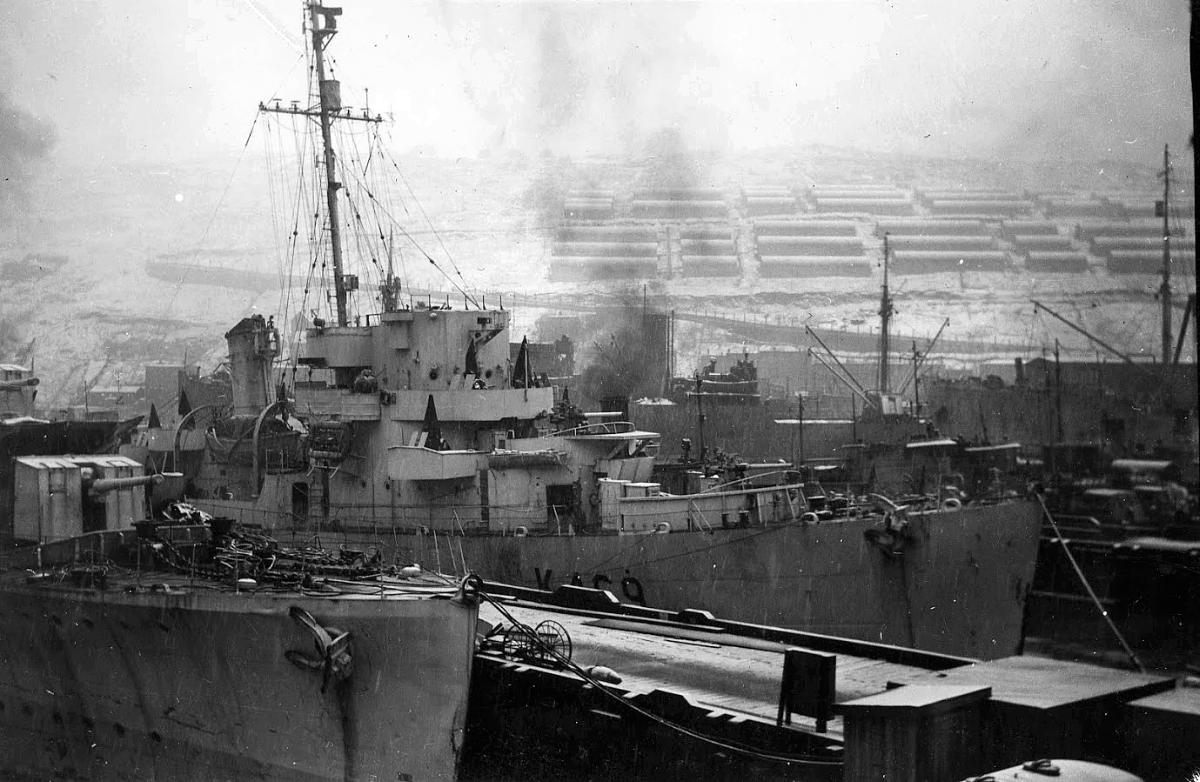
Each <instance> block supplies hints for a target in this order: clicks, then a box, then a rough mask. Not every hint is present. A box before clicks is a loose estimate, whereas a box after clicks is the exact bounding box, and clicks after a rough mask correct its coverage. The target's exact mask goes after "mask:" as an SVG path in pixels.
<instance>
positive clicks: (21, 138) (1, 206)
mask: <svg viewBox="0 0 1200 782" xmlns="http://www.w3.org/2000/svg"><path fill="white" fill-rule="evenodd" d="M53 144H54V131H53V129H52V128H51V127H50V125H49V124H48V123H45V122H42V121H41V120H39V119H37V118H36V117H34V116H32V115H30V114H29V113H28V112H26V111H24V110H22V109H21V108H20V107H19V106H17V105H16V104H14V103H13V102H12V100H11V99H10V98H9V96H8V94H7V93H4V92H0V176H2V177H3V189H2V190H0V214H7V213H9V210H10V209H13V208H15V206H16V205H17V204H18V203H20V202H21V201H22V200H23V199H24V197H25V195H26V194H27V193H28V185H29V181H30V179H31V177H32V176H33V173H34V163H35V162H36V161H38V160H39V159H41V158H42V157H44V156H45V155H46V153H47V152H49V151H50V147H51V146H53Z"/></svg>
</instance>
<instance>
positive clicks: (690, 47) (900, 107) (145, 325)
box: [0, 0, 1194, 404]
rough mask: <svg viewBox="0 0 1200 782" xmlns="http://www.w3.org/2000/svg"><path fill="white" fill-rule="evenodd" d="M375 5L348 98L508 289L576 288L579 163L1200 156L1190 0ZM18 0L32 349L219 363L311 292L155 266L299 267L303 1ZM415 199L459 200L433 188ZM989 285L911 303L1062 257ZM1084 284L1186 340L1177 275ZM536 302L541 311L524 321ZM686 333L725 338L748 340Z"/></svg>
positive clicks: (1107, 318) (412, 218) (613, 172)
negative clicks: (289, 199) (260, 316)
mask: <svg viewBox="0 0 1200 782" xmlns="http://www.w3.org/2000/svg"><path fill="white" fill-rule="evenodd" d="M343 6H344V7H345V15H344V16H343V17H341V19H340V20H339V25H338V26H339V34H338V36H337V38H335V40H334V42H333V43H332V44H331V49H330V51H331V52H332V54H333V58H332V65H333V72H334V75H335V76H337V77H338V78H340V79H342V92H343V100H344V102H345V103H346V104H347V105H353V106H357V107H363V106H364V105H366V104H368V103H369V105H370V108H371V110H372V111H373V112H375V111H379V112H383V113H385V114H386V115H389V116H390V117H391V118H392V119H393V120H394V121H393V122H392V123H391V124H389V125H387V126H385V127H384V128H383V129H382V131H381V132H382V133H383V134H384V138H385V141H386V143H387V145H388V148H389V149H390V150H391V151H392V152H393V153H394V155H395V156H396V159H397V160H398V161H399V163H400V167H401V168H402V170H403V174H404V176H405V178H406V179H407V181H408V182H410V183H411V185H412V188H413V190H414V192H415V195H416V197H417V198H418V199H420V201H421V203H422V205H423V206H424V208H425V209H426V210H427V212H428V214H429V217H430V220H431V221H432V223H433V224H434V225H436V227H437V228H438V229H439V230H441V231H449V232H451V234H452V233H453V231H454V230H455V229H458V230H460V231H461V233H459V234H457V235H448V238H447V239H446V241H447V245H448V247H449V249H450V250H452V251H453V252H454V254H455V256H456V257H457V258H458V259H459V261H460V265H461V268H462V271H463V274H464V276H465V278H466V279H467V280H468V282H469V283H471V284H473V285H478V286H481V287H492V288H495V289H500V290H516V289H520V290H525V291H530V290H533V291H537V290H562V289H563V286H557V287H556V286H555V285H553V284H551V283H550V282H549V281H547V279H546V277H545V269H544V266H545V264H544V262H545V255H546V253H547V243H548V234H547V233H546V228H547V226H548V225H550V224H552V221H553V219H555V210H556V209H557V214H558V216H561V208H559V206H558V205H559V203H560V202H559V200H558V199H559V198H560V197H561V195H562V194H563V193H564V192H565V191H566V189H567V188H568V187H570V186H572V184H586V183H588V182H592V181H594V182H600V183H603V182H606V181H607V182H617V183H619V184H620V185H621V186H624V187H628V186H632V185H635V184H638V183H639V182H642V181H643V179H645V178H646V177H651V178H655V179H654V181H655V182H657V183H659V184H667V185H672V186H685V185H689V184H718V185H736V184H738V183H741V182H744V181H750V180H752V179H754V178H760V179H762V178H771V177H775V178H778V179H780V180H782V179H798V178H799V179H802V177H803V175H804V173H805V171H806V170H807V169H806V168H805V166H806V165H808V164H809V163H811V162H813V161H820V160H822V159H834V160H842V159H851V160H859V161H860V162H861V163H862V166H861V168H862V169H863V170H869V169H870V167H871V166H872V165H876V166H878V170H880V171H885V170H886V171H890V172H897V171H899V172H913V173H920V172H921V171H927V172H935V173H939V174H940V175H943V176H944V178H945V179H946V180H947V181H950V180H955V179H957V180H958V181H961V182H963V183H964V184H978V185H981V186H984V185H997V184H1002V185H1003V186H1011V187H1040V188H1046V189H1050V188H1055V187H1081V188H1102V187H1128V188H1134V189H1143V190H1146V189H1149V190H1152V189H1153V188H1154V186H1155V179H1154V175H1155V170H1156V169H1157V168H1158V167H1159V166H1160V165H1161V159H1162V145H1163V144H1164V143H1169V144H1171V146H1172V150H1173V152H1174V165H1175V176H1176V179H1177V181H1178V182H1179V183H1181V188H1182V192H1184V193H1187V192H1188V191H1190V183H1191V180H1192V178H1193V171H1192V158H1191V150H1190V148H1188V146H1187V144H1188V141H1189V138H1190V135H1191V132H1192V122H1191V118H1192V97H1191V86H1190V77H1189V59H1188V58H1189V48H1188V33H1189V25H1190V18H1189V13H1188V5H1187V3H1186V2H1182V0H1168V1H1166V2H1160V3H1130V4H1095V3H1088V2H1066V1H1065V0H1063V1H1060V2H1031V1H1028V0H1018V1H1017V2H1009V3H1003V4H974V3H961V2H951V1H949V0H925V1H923V2H914V3H885V2H871V1H863V2H857V1H854V0H846V1H837V2H784V3H770V2H764V3H752V4H733V3H725V2H699V3H675V2H635V3H631V4H617V3H606V2H602V3H587V2H584V3H567V2H550V3H535V2H514V3H506V4H496V5H493V4H483V3H404V4H395V3H389V2H385V1H384V0H347V2H345V3H343ZM8 8H9V14H8V17H9V18H8V20H7V22H6V24H5V25H3V26H0V142H2V143H0V167H2V168H3V191H0V269H3V270H9V271H12V270H15V269H18V268H19V269H21V270H22V271H21V272H20V274H17V275H16V276H14V277H5V279H4V280H3V282H4V284H5V289H6V296H5V298H4V304H3V309H0V333H2V334H3V335H4V341H3V343H0V347H3V348H4V349H5V352H6V354H7V355H0V361H3V360H5V359H7V358H8V357H9V356H10V355H11V354H13V353H15V352H16V351H17V350H18V349H24V347H25V346H27V345H29V344H30V343H31V342H33V341H36V346H35V347H36V349H35V350H34V355H36V357H37V361H38V370H39V374H40V375H42V376H43V378H44V379H45V384H44V385H43V397H42V399H45V400H46V401H48V402H51V403H60V404H62V403H65V402H66V401H67V400H68V399H69V398H71V397H72V396H74V395H77V394H78V393H79V390H80V389H81V388H82V386H83V385H85V384H94V383H100V382H103V383H105V384H113V383H114V382H115V381H117V380H118V379H119V378H120V377H133V376H136V375H138V374H139V367H140V364H141V362H142V361H145V360H151V359H170V360H175V361H180V360H183V359H184V358H186V359H187V360H189V361H200V362H201V363H203V364H205V366H206V367H211V366H212V365H213V364H215V363H216V362H217V361H219V360H221V358H222V356H223V354H224V344H223V340H222V339H221V335H222V334H223V333H224V331H225V330H227V329H228V328H229V327H230V326H232V325H233V324H234V323H235V322H236V321H237V320H238V318H240V317H242V316H243V315H245V314H247V313H248V312H251V311H259V312H262V313H264V314H271V313H275V312H279V311H280V309H281V306H282V305H283V304H284V298H285V296H284V294H281V293H280V292H279V291H277V290H271V291H267V292H254V291H248V290H232V289H229V288H224V287H219V286H216V285H213V284H207V283H211V282H212V281H211V280H204V279H196V277H195V276H194V275H193V276H192V277H191V278H181V279H178V280H176V281H174V282H169V281H164V280H161V279H156V278H153V277H151V276H149V275H148V274H147V273H146V270H145V263H146V262H147V261H150V260H153V259H159V258H172V259H176V260H183V261H189V262H196V263H212V264H218V265H219V264H225V265H233V266H237V267H239V268H245V269H251V270H255V271H260V272H263V273H265V274H273V275H279V274H280V273H281V263H282V256H281V254H280V251H279V235H280V226H279V225H278V222H277V218H278V214H279V213H280V211H282V210H281V209H280V208H279V205H278V204H273V203H272V201H271V195H270V188H269V186H268V185H269V181H270V180H269V176H270V175H269V173H268V166H267V162H269V161H266V160H264V154H263V145H262V139H263V133H264V127H263V123H262V121H261V120H259V119H258V118H257V107H258V104H259V101H264V100H270V99H273V98H279V99H281V100H283V101H284V102H285V103H286V102H287V101H289V100H292V99H297V100H300V101H301V102H303V101H304V100H305V97H306V81H305V76H306V74H305V62H304V59H303V54H302V49H303V43H304V41H303V37H302V33H301V22H302V16H303V12H302V7H301V4H300V3H297V2H293V0H206V1H201V0H195V1H194V2H187V3H184V2H176V3H161V2H158V1H157V0H120V2H111V3H77V2H68V1H67V0H50V1H49V2H34V0H17V2H15V3H13V4H10V6H8ZM364 88H369V90H370V92H369V98H368V95H367V93H365V92H364ZM252 128H253V131H252ZM276 162H278V161H276ZM823 170H824V169H823ZM639 178H641V179H639ZM405 219H406V221H408V222H409V223H410V224H411V226H412V227H413V228H415V229H422V228H424V229H428V228H429V227H430V226H429V225H428V224H427V223H426V222H425V221H424V220H423V218H422V217H421V216H420V212H419V211H418V210H417V209H416V208H415V206H414V207H413V210H412V212H411V213H408V214H406V216H405ZM31 256H34V259H33V260H29V261H26V259H27V258H30V257H31ZM38 258H40V259H41V260H38ZM413 258H417V259H418V261H419V256H415V255H413V254H412V253H409V254H408V255H402V257H401V258H400V263H401V265H402V268H401V269H400V271H401V272H402V274H403V275H404V276H405V278H406V280H407V281H408V283H409V284H410V285H414V286H425V285H428V286H436V285H438V284H439V283H440V282H444V281H443V280H440V279H439V278H438V276H437V275H435V274H432V273H431V272H430V271H429V269H428V266H427V265H425V264H422V263H420V262H418V261H414V260H413ZM27 270H28V273H26V271H27ZM14 273H15V272H14ZM966 283H967V284H965V285H964V287H963V289H962V290H955V291H953V292H949V293H948V292H947V291H946V290H944V289H943V288H944V285H943V284H942V282H938V281H925V280H913V281H911V282H909V283H906V287H905V288H904V290H903V293H904V295H908V296H920V297H922V302H923V303H921V304H915V303H911V302H910V303H902V304H901V305H900V307H901V312H902V317H907V318H910V319H912V320H910V321H909V322H908V325H907V327H906V328H909V329H911V330H914V331H919V332H920V333H927V332H928V333H932V331H933V330H934V329H936V327H937V325H938V324H939V323H940V322H941V320H942V318H943V317H944V313H943V312H942V311H941V310H940V308H939V307H935V306H927V304H928V302H929V301H935V300H954V301H955V302H956V303H957V304H958V306H959V312H960V313H961V312H962V310H969V309H971V308H969V307H964V306H963V305H964V304H967V303H970V302H984V301H985V300H987V299H988V298H989V297H991V298H993V299H995V298H996V297H997V296H999V297H1000V298H1003V299H1004V302H1003V306H1000V304H997V305H996V306H995V307H989V306H983V305H981V306H978V307H976V308H974V309H975V313H974V315H975V317H976V318H977V320H976V321H974V322H970V323H965V324H964V323H962V322H961V321H960V322H959V323H956V324H955V326H954V328H955V329H965V330H968V331H973V332H976V333H978V334H982V335H986V334H988V333H994V332H996V331H997V328H998V327H997V323H1000V324H1001V326H1002V327H1006V328H1008V329H1009V331H1019V330H1021V329H1022V328H1024V327H1023V326H1013V325H1011V324H1010V323H1007V321H1011V320H1012V319H1013V315H1014V313H1015V312H1016V311H1017V310H1016V307H1017V304H1018V303H1019V301H1021V300H1022V298H1023V297H1026V298H1027V296H1028V295H1030V294H1032V293H1034V292H1037V291H1038V290H1039V288H1038V285H1044V284H1045V283H1044V281H1043V282H1042V283H1039V282H1038V281H1037V280H1032V281H1026V282H1022V283H1020V284H1017V283H1013V282H1011V281H1006V282H1005V283H1004V287H1005V288H1006V290H1001V291H997V290H990V289H989V287H988V286H992V285H994V283H993V282H991V281H977V282H976V283H975V285H974V288H972V287H971V285H970V284H969V283H970V280H967V281H966ZM1187 284H1189V285H1191V286H1192V288H1190V289H1194V280H1193V281H1190V282H1188V283H1187ZM955 285H956V286H957V281H955ZM1071 285H1074V286H1076V287H1077V288H1078V291H1077V292H1079V293H1080V294H1081V298H1080V302H1081V303H1080V305H1079V306H1080V307H1082V308H1083V311H1084V312H1087V313H1089V317H1092V318H1093V319H1094V320H1095V321H1096V323H1103V324H1105V325H1104V326H1103V327H1102V330H1103V333H1104V334H1105V336H1106V337H1107V338H1109V339H1112V340H1113V341H1116V342H1119V343H1120V345H1121V346H1122V347H1123V349H1127V350H1134V351H1137V350H1144V349H1145V348H1146V347H1152V346H1153V345H1154V344H1155V338H1156V335H1155V328H1156V325H1155V317H1156V315H1155V313H1154V311H1153V281H1149V280H1137V281H1121V282H1120V283H1119V284H1117V283H1112V282H1110V281H1104V280H1101V281H1097V280H1096V279H1095V278H1092V277H1088V278H1086V279H1081V280H1078V281H1072V282H1071ZM1022 286H1025V287H1022ZM1114 286H1115V287H1114ZM603 288H604V286H602V285H591V286H583V287H581V288H580V289H579V293H580V295H582V296H588V295H598V293H599V292H602V291H603ZM650 288H651V290H650V293H651V294H660V295H665V294H666V293H671V294H672V295H674V296H676V297H677V299H678V300H680V301H687V302H690V303H691V304H692V306H695V307H698V308H701V307H704V306H707V303H709V302H711V301H712V300H714V299H721V300H723V301H725V302H726V304H727V306H729V307H731V308H743V309H746V310H748V311H750V312H751V313H757V314H758V315H760V316H762V317H784V316H792V315H796V314H799V313H798V308H818V307H819V308H821V309H820V311H819V312H818V315H817V317H818V318H819V319H822V320H825V321H827V322H828V323H829V324H830V325H840V326H843V327H845V326H847V324H853V323H864V322H866V321H869V320H870V319H871V318H872V312H873V310H875V309H877V307H878V302H877V296H878V285H877V282H876V281H874V280H871V279H863V280H856V281H852V282H847V281H841V280H839V281H817V282H805V283H804V284H798V283H796V284H794V283H779V284H778V285H777V286H776V289H775V290H776V291H777V292H779V293H782V294H787V295H789V296H794V297H795V298H794V299H793V300H791V303H782V302H780V301H779V300H778V299H771V298H769V297H767V298H764V296H763V294H764V292H768V293H769V292H770V291H766V290H765V288H763V287H761V286H760V287H757V288H753V289H749V288H743V289H737V290H728V289H727V287H726V285H725V284H723V283H722V284H718V283H713V282H703V281H688V282H684V283H680V284H678V285H674V286H671V289H670V290H669V291H668V290H667V289H666V288H665V287H664V286H663V285H662V284H661V283H652V284H651V286H650ZM1026 288H1027V289H1026ZM1071 290H1074V289H1071ZM1088 291H1092V292H1093V293H1095V295H1093V296H1091V297H1090V298H1088V297H1084V296H1082V294H1084V293H1087V292H1088ZM1068 292H1070V291H1068ZM804 296H807V298H804ZM315 298H316V296H315V294H314V299H315ZM319 304H320V302H319V300H317V301H316V303H311V302H310V303H309V307H310V308H312V307H316V306H318V305H319ZM293 306H294V304H293ZM1143 310H1146V312H1143ZM1092 313H1100V314H1099V315H1097V314H1092ZM958 317H959V318H960V319H961V318H965V317H966V316H964V315H961V314H960V315H958ZM534 324H535V320H534V315H533V314H529V313H524V314H522V313H518V327H519V329H521V330H532V329H533V328H534ZM901 324H902V325H903V321H901ZM1025 330H1026V331H1027V330H1028V329H1025ZM684 336H688V338H689V339H690V340H691V349H692V350H694V352H696V353H698V354H699V353H702V352H704V351H707V350H709V349H717V348H719V347H721V346H720V345H719V344H716V341H714V342H713V343H711V344H709V343H705V342H704V340H703V338H702V337H699V336H696V335H684ZM958 336H963V332H960V333H959V334H958ZM1027 336H1028V335H1027ZM1045 336H1046V335H1040V338H1043V339H1044V338H1045ZM1028 338H1029V339H1032V338H1033V337H1032V336H1028ZM1050 341H1051V342H1052V341H1053V338H1052V337H1051V338H1050ZM683 369H685V370H690V367H686V366H685V367H683Z"/></svg>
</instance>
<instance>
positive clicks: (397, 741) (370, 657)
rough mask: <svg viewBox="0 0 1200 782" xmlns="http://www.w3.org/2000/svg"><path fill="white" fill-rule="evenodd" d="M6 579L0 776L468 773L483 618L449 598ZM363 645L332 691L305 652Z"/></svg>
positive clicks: (1, 590) (2, 587) (0, 624)
mask: <svg viewBox="0 0 1200 782" xmlns="http://www.w3.org/2000/svg"><path fill="white" fill-rule="evenodd" d="M22 581H23V580H21V581H18V580H7V579H6V580H5V581H4V582H3V583H2V584H0V598H2V599H0V628H2V629H3V640H2V643H0V661H2V664H0V737H2V738H0V766H2V767H3V768H4V769H5V771H6V773H9V774H13V775H14V776H17V777H28V778H40V779H46V778H51V779H120V780H128V779H162V780H222V779H228V780H245V779H258V780H273V779H278V780H374V779H380V780H383V779H387V780H403V779H410V780H425V779H442V780H448V779H453V778H454V776H455V773H456V764H457V760H458V755H459V749H460V747H461V743H462V731H463V728H464V721H465V717H466V703H467V691H468V684H469V678H470V664H471V656H472V644H473V633H474V616H475V611H474V609H473V608H469V607H467V606H464V605H463V604H461V603H460V602H458V601H452V600H449V599H388V600H381V599H378V598H365V599H363V598H359V599H355V598H337V599H330V598H318V597H304V596H300V595H295V594H292V595H271V596H264V595H259V596H250V595H246V594H240V595H239V594H233V593H219V592H215V591H210V590H209V588H208V587H206V586H204V585H201V586H199V587H198V588H196V589H189V588H187V587H186V586H185V587H184V588H183V590H182V591H181V592H179V593H176V594H163V593H161V592H157V593H151V592H142V593H138V594H129V593H125V592H120V591H116V590H108V591H94V590H88V591H83V590H75V589H67V588H55V587H30V586H26V585H25V584H24V583H23V582H22ZM293 606H296V607H300V608H303V609H305V610H306V611H308V612H310V613H311V614H312V616H313V617H315V618H316V619H317V620H318V621H319V622H320V623H321V624H322V625H323V626H326V627H337V628H340V629H341V630H348V631H350V633H351V635H352V649H353V658H354V671H353V673H352V674H351V676H350V677H349V679H347V680H346V681H345V682H343V683H341V684H334V683H332V682H331V683H330V684H329V686H328V687H327V688H325V689H324V691H323V690H322V677H321V674H320V672H319V671H318V672H313V671H308V670H303V669H301V668H299V667H297V666H296V665H293V664H292V663H291V662H289V660H288V659H287V658H286V657H285V652H287V651H289V650H295V651H300V652H303V653H305V654H308V655H312V654H313V649H314V643H313V636H312V635H311V634H310V633H309V632H308V631H306V630H305V629H303V628H302V627H300V626H299V625H298V624H297V623H296V622H295V621H293V619H292V618H291V617H290V616H289V609H290V608H291V607H293Z"/></svg>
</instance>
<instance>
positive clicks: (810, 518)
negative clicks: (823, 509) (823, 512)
mask: <svg viewBox="0 0 1200 782" xmlns="http://www.w3.org/2000/svg"><path fill="white" fill-rule="evenodd" d="M820 520H821V519H820V517H819V516H817V514H815V513H813V512H812V511H809V512H808V513H805V514H804V515H803V516H801V517H800V521H803V522H804V523H805V524H816V523H817V522H818V521H820Z"/></svg>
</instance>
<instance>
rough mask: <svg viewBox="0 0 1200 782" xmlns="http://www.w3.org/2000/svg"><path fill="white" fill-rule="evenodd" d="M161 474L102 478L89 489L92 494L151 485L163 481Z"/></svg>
mask: <svg viewBox="0 0 1200 782" xmlns="http://www.w3.org/2000/svg"><path fill="white" fill-rule="evenodd" d="M162 481H163V477H162V476H161V475H158V474H155V475H134V476H132V477H129V478H100V479H98V480H96V481H93V482H92V485H91V486H89V487H88V490H89V491H90V492H91V493H92V494H104V493H105V492H110V491H114V490H116V489H129V488H135V487H137V486H149V485H151V484H159V483H162Z"/></svg>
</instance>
